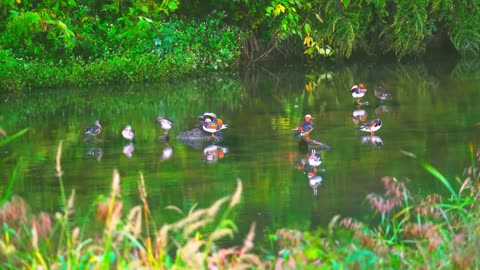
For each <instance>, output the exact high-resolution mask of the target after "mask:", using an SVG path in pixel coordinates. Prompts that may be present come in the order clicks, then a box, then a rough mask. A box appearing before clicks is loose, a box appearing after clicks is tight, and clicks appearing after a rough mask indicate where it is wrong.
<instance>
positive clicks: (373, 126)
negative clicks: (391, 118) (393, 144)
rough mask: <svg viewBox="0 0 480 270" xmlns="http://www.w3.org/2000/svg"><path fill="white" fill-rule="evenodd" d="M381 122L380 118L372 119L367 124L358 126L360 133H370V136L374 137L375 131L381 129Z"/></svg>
mask: <svg viewBox="0 0 480 270" xmlns="http://www.w3.org/2000/svg"><path fill="white" fill-rule="evenodd" d="M382 124H383V123H382V120H380V118H377V119H374V120H372V121H370V122H368V123H365V124H363V125H361V126H360V130H361V131H365V132H370V136H373V135H375V131H377V130H379V129H380V128H381V127H382Z"/></svg>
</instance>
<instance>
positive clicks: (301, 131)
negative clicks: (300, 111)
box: [293, 114, 315, 139]
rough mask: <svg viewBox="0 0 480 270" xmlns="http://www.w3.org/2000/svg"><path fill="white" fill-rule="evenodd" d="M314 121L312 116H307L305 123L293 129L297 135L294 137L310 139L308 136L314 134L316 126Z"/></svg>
mask: <svg viewBox="0 0 480 270" xmlns="http://www.w3.org/2000/svg"><path fill="white" fill-rule="evenodd" d="M312 119H313V117H312V116H311V115H310V114H307V115H305V117H304V121H303V123H302V124H300V125H298V126H297V127H296V128H294V129H293V130H295V134H294V135H293V136H294V137H297V136H299V135H300V136H302V137H305V138H307V139H308V135H309V134H310V132H312V130H313V127H314V126H315V124H314V123H313V121H312Z"/></svg>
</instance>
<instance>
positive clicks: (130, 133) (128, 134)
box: [122, 125, 135, 141]
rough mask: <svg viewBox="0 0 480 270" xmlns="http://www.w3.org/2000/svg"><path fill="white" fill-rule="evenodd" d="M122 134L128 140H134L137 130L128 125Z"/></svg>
mask: <svg viewBox="0 0 480 270" xmlns="http://www.w3.org/2000/svg"><path fill="white" fill-rule="evenodd" d="M122 136H123V138H125V139H126V140H129V141H131V140H133V137H135V131H134V130H133V129H132V126H130V125H126V126H125V128H124V129H123V130H122Z"/></svg>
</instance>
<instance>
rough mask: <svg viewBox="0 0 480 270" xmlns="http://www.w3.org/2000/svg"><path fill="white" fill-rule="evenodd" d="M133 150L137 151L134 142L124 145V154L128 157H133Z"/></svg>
mask: <svg viewBox="0 0 480 270" xmlns="http://www.w3.org/2000/svg"><path fill="white" fill-rule="evenodd" d="M133 151H135V145H134V144H133V143H132V142H131V143H127V144H125V145H124V146H123V154H125V156H126V157H128V158H131V157H132V156H133Z"/></svg>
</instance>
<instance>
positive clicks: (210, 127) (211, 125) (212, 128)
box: [202, 118, 228, 137]
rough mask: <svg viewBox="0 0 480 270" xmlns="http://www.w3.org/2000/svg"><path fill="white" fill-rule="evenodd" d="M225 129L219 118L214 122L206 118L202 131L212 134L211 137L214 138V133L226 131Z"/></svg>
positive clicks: (225, 126)
mask: <svg viewBox="0 0 480 270" xmlns="http://www.w3.org/2000/svg"><path fill="white" fill-rule="evenodd" d="M227 127H228V126H227V124H224V123H223V121H222V120H221V119H220V118H217V119H216V121H212V120H211V119H210V118H206V119H205V121H204V123H203V126H202V128H203V130H205V131H206V132H208V133H211V134H212V137H214V136H215V133H216V132H217V131H220V130H222V129H226V128H227Z"/></svg>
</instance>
